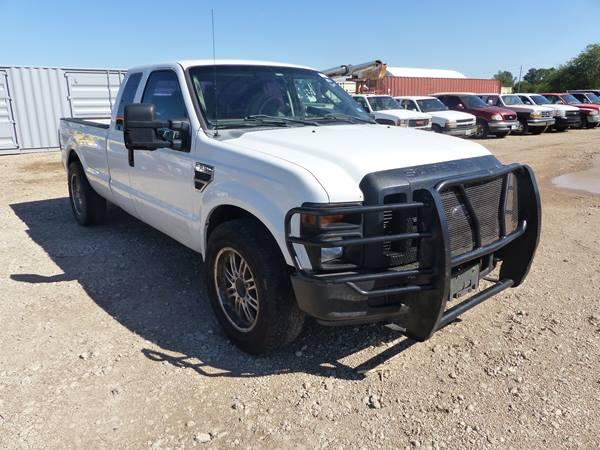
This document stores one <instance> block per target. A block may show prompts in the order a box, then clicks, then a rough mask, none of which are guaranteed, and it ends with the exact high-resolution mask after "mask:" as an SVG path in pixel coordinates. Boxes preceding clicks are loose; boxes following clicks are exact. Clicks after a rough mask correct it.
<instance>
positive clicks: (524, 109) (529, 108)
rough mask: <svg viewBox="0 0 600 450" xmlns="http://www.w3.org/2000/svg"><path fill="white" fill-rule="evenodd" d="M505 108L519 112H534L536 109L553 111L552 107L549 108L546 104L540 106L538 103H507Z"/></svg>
mask: <svg viewBox="0 0 600 450" xmlns="http://www.w3.org/2000/svg"><path fill="white" fill-rule="evenodd" d="M505 108H507V109H510V110H513V111H517V112H528V113H532V112H535V111H539V112H544V111H552V108H548V107H546V106H538V105H506V106H505Z"/></svg>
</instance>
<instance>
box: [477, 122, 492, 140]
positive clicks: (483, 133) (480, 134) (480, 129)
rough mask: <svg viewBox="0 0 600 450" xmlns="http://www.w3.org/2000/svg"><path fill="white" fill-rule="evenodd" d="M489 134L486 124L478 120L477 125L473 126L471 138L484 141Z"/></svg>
mask: <svg viewBox="0 0 600 450" xmlns="http://www.w3.org/2000/svg"><path fill="white" fill-rule="evenodd" d="M489 134H490V127H489V126H488V124H487V122H486V121H484V120H478V121H477V124H476V125H475V134H474V135H473V137H474V138H477V139H486V138H487V137H488V136H489Z"/></svg>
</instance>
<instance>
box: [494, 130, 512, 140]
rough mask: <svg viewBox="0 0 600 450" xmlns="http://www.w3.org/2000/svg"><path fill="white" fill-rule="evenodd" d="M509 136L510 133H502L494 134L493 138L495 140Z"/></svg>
mask: <svg viewBox="0 0 600 450" xmlns="http://www.w3.org/2000/svg"><path fill="white" fill-rule="evenodd" d="M509 134H510V131H505V132H503V133H496V135H495V136H496V137H497V138H500V139H503V138H505V137H506V136H508V135H509Z"/></svg>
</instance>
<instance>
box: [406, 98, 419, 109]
mask: <svg viewBox="0 0 600 450" xmlns="http://www.w3.org/2000/svg"><path fill="white" fill-rule="evenodd" d="M402 108H404V109H408V110H409V111H418V110H419V109H418V108H417V105H415V102H413V101H412V100H402Z"/></svg>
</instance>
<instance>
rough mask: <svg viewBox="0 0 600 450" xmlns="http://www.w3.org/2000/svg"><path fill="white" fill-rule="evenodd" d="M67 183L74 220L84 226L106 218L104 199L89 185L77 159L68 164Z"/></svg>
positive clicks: (95, 223) (100, 221)
mask: <svg viewBox="0 0 600 450" xmlns="http://www.w3.org/2000/svg"><path fill="white" fill-rule="evenodd" d="M67 184H68V185H69V200H70V203H71V209H72V210H73V215H74V216H75V220H77V222H79V224H80V225H84V226H87V225H97V224H99V223H102V222H103V221H104V219H105V218H106V200H105V199H104V198H102V197H101V196H100V195H98V193H96V191H94V189H93V188H92V186H90V183H89V181H88V179H87V177H86V176H85V172H84V170H83V167H82V166H81V163H80V162H79V161H73V162H72V163H71V164H69V170H68V172H67Z"/></svg>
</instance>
